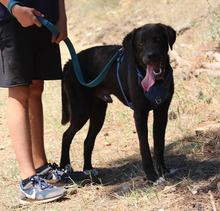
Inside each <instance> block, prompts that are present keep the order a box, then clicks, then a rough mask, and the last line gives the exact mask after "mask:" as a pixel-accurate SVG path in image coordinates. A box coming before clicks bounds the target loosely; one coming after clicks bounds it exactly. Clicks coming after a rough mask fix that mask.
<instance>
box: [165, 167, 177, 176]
mask: <svg viewBox="0 0 220 211" xmlns="http://www.w3.org/2000/svg"><path fill="white" fill-rule="evenodd" d="M177 172H178V169H169V171H168V172H167V173H166V174H165V176H173V175H174V174H176V173H177Z"/></svg>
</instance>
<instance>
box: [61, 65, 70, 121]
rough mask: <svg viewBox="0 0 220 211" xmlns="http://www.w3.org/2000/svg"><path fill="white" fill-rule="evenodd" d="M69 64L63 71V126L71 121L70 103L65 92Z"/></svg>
mask: <svg viewBox="0 0 220 211" xmlns="http://www.w3.org/2000/svg"><path fill="white" fill-rule="evenodd" d="M67 66H68V63H67V64H66V65H65V66H64V70H63V78H62V84H61V97H62V120H61V124H62V125H65V124H67V123H68V122H69V121H70V116H71V114H70V109H69V106H70V102H69V100H68V96H67V93H66V90H65V79H66V77H65V73H66V69H68V67H67Z"/></svg>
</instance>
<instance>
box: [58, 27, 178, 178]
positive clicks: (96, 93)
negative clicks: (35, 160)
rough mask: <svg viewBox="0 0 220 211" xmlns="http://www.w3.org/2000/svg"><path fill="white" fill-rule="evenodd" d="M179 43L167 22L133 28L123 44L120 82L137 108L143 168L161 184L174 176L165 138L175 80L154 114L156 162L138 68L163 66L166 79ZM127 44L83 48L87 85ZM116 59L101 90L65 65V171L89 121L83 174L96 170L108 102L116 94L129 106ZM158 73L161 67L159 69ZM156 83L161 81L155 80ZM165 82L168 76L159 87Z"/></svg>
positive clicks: (63, 107) (135, 118) (63, 145)
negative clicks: (81, 80)
mask: <svg viewBox="0 0 220 211" xmlns="http://www.w3.org/2000/svg"><path fill="white" fill-rule="evenodd" d="M175 40H176V32H175V31H174V30H173V29H172V28H171V27H169V26H166V25H163V24H146V25H144V26H143V27H140V28H137V29H134V30H133V31H132V32H130V33H129V34H128V35H127V36H126V37H125V38H124V40H123V47H124V49H125V53H124V60H123V62H122V63H121V65H120V78H121V83H122V86H123V89H124V92H125V94H126V96H127V98H128V100H129V101H130V102H131V103H132V105H133V108H134V120H135V125H136V129H137V133H138V138H139V142H140V143H139V144H140V152H141V156H142V163H143V170H144V172H145V173H146V176H147V179H148V180H150V181H156V180H157V179H158V178H159V176H161V175H162V174H164V173H169V169H167V168H166V166H165V163H164V138H165V129H166V125H167V119H168V108H169V105H170V102H171V99H172V95H173V92H174V84H173V81H172V83H171V84H170V86H169V94H168V95H167V97H166V100H165V102H164V103H163V104H162V105H161V106H160V107H159V108H157V109H155V110H154V111H153V114H154V123H153V138H154V160H155V168H154V165H153V159H152V157H151V153H150V148H149V144H148V129H147V118H148V113H149V111H150V102H149V101H148V100H147V98H146V97H145V96H144V94H143V88H142V87H141V86H140V85H139V84H138V79H137V71H136V67H138V68H139V70H140V71H141V72H142V74H143V75H144V76H145V75H146V66H147V65H151V64H156V65H155V66H159V64H160V65H161V64H162V65H161V66H162V68H163V73H161V74H164V75H166V72H167V70H168V68H169V67H170V64H169V56H168V49H169V46H170V48H171V49H172V45H173V44H174V42H175ZM121 47H122V46H99V47H94V48H90V49H87V50H84V51H82V52H80V53H79V54H78V59H79V63H80V66H81V69H82V73H83V75H84V78H85V81H87V82H90V81H92V80H93V79H94V78H96V77H97V75H98V74H99V73H100V72H101V70H102V69H103V68H104V67H105V65H106V64H107V62H108V61H109V60H110V59H111V57H112V56H113V55H114V54H115V53H116V52H117V50H118V49H120V48H121ZM116 66H117V62H116V61H115V62H114V63H113V65H112V67H111V69H110V71H109V73H108V75H107V77H106V78H105V79H104V80H103V81H102V82H101V83H100V84H99V85H98V86H96V87H94V88H88V87H85V86H83V85H81V84H80V83H79V82H78V80H77V78H76V76H75V73H74V68H73V65H72V61H69V62H68V63H66V65H65V67H64V73H63V74H64V75H63V80H62V115H63V116H62V124H66V123H67V122H70V126H69V128H68V129H67V130H66V131H65V133H64V134H63V141H62V155H61V161H60V167H61V168H64V167H65V166H66V165H67V164H70V157H69V149H70V145H71V142H72V139H73V137H74V135H75V134H76V133H77V132H78V131H79V130H80V129H81V128H82V127H83V126H84V124H85V123H86V122H87V120H90V125H89V131H88V134H87V137H86V139H85V142H84V170H91V169H93V167H92V164H91V154H92V150H93V147H94V142H95V139H96V136H97V134H98V133H99V131H100V130H101V128H102V125H103V123H104V120H105V115H106V109H107V104H108V103H109V102H112V99H111V96H110V95H111V94H113V95H115V96H116V97H117V98H118V99H119V100H120V101H121V102H122V103H124V104H125V105H127V104H126V101H125V99H124V97H123V94H122V92H121V90H120V88H119V84H118V81H117V77H116V69H117V68H116ZM155 72H158V69H155ZM156 79H157V78H156ZM161 81H163V75H161V76H160V78H159V79H158V80H156V83H161Z"/></svg>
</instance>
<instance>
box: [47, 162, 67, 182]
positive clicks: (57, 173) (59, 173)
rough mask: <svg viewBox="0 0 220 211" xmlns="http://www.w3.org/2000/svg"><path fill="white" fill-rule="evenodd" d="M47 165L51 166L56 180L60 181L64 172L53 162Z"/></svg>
mask: <svg viewBox="0 0 220 211" xmlns="http://www.w3.org/2000/svg"><path fill="white" fill-rule="evenodd" d="M48 165H49V166H50V167H51V168H52V172H53V174H54V175H55V176H56V178H57V181H61V180H62V175H63V173H64V172H62V171H60V168H59V167H58V165H57V164H56V163H53V164H51V163H49V164H48Z"/></svg>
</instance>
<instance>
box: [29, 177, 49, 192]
mask: <svg viewBox="0 0 220 211" xmlns="http://www.w3.org/2000/svg"><path fill="white" fill-rule="evenodd" d="M31 181H32V182H33V185H37V184H38V185H39V187H40V189H41V190H44V189H47V188H52V187H53V185H49V184H48V183H47V182H46V181H44V180H42V179H41V178H40V177H39V176H34V177H32V178H31Z"/></svg>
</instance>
